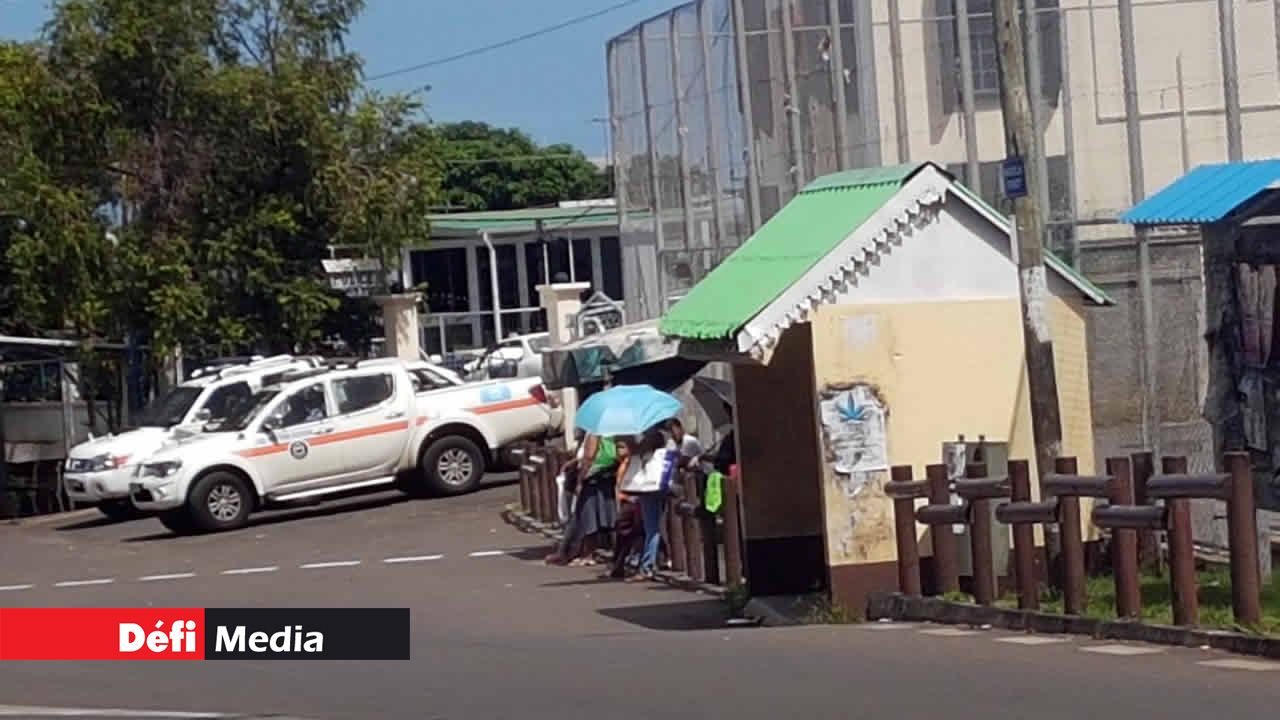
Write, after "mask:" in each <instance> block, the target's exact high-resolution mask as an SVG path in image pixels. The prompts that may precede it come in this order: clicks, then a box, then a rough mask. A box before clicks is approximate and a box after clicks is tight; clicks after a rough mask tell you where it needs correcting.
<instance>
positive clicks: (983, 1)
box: [969, 0, 1000, 95]
mask: <svg viewBox="0 0 1280 720" xmlns="http://www.w3.org/2000/svg"><path fill="white" fill-rule="evenodd" d="M969 57H970V58H971V62H972V63H973V91H974V92H975V93H979V94H990V95H998V94H999V93H1000V69H999V66H998V64H997V62H996V59H997V53H996V21H995V18H994V17H993V16H992V15H991V0H974V2H971V3H969Z"/></svg>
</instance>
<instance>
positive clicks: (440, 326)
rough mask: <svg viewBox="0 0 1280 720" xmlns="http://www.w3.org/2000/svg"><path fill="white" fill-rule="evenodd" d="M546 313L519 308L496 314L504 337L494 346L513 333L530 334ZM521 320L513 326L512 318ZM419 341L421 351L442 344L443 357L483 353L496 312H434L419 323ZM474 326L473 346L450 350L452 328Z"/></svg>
mask: <svg viewBox="0 0 1280 720" xmlns="http://www.w3.org/2000/svg"><path fill="white" fill-rule="evenodd" d="M544 312H545V311H544V310H543V309H542V308H540V307H518V308H501V309H499V310H498V311H497V315H498V317H499V318H501V320H502V322H501V325H502V331H503V332H502V337H496V338H495V339H494V342H500V341H501V340H502V339H503V337H507V336H510V335H512V334H513V333H521V332H525V331H527V330H529V329H530V328H529V326H530V325H533V324H534V323H535V321H536V319H537V318H538V317H539V315H540V314H542V313H544ZM513 316H514V317H517V318H519V322H511V321H510V320H509V318H511V317H513ZM420 325H421V327H420V332H421V335H420V339H421V343H422V347H423V348H424V349H425V348H428V347H431V346H432V345H433V344H435V342H438V343H439V354H440V355H442V356H444V355H448V354H449V353H451V352H454V353H456V352H463V351H467V350H481V349H483V348H484V347H485V346H486V343H485V342H484V341H483V338H484V336H485V331H486V330H489V331H492V330H494V311H493V310H478V311H471V312H439V313H436V312H433V313H429V314H426V315H423V316H422V319H421V321H420ZM467 325H469V326H471V327H472V338H471V340H472V342H471V343H470V344H469V346H467V344H465V343H460V344H458V345H456V346H454V347H450V346H449V332H448V330H449V327H451V326H467Z"/></svg>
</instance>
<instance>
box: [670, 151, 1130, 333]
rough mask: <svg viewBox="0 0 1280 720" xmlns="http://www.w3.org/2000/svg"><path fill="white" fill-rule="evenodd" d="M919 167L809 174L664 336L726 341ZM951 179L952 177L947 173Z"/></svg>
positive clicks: (1085, 283) (697, 291)
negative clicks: (813, 177)
mask: <svg viewBox="0 0 1280 720" xmlns="http://www.w3.org/2000/svg"><path fill="white" fill-rule="evenodd" d="M921 167H924V166H919V165H898V166H893V167H884V168H868V169H862V170H849V171H845V172H839V173H835V174H832V175H827V176H824V177H821V178H818V179H816V180H814V181H813V182H812V183H810V184H809V185H808V186H806V187H805V188H804V190H802V191H801V192H800V194H798V195H796V196H795V197H794V198H793V199H792V200H791V202H789V203H787V204H786V205H785V206H784V207H783V208H782V210H780V211H778V213H777V214H776V215H774V216H773V217H772V218H770V219H769V221H768V222H766V223H765V224H764V226H763V227H761V228H760V229H759V230H758V231H756V233H755V234H754V235H752V236H751V237H750V238H749V239H748V240H747V242H745V243H743V245H742V247H741V248H739V249H738V250H737V251H736V252H734V253H733V254H732V255H730V256H729V257H728V258H726V259H725V261H724V262H722V263H720V265H719V266H717V267H716V268H715V269H714V270H712V271H711V272H710V273H709V274H708V275H707V276H706V277H705V278H703V280H702V282H699V283H698V284H697V285H695V286H694V287H693V289H692V290H690V291H689V294H688V295H686V296H685V297H684V298H683V299H681V300H680V302H678V303H676V304H675V306H674V307H672V308H671V310H670V311H669V312H668V313H667V314H666V316H664V317H663V318H662V320H661V322H660V324H659V329H660V330H661V331H662V333H663V334H665V335H670V336H675V337H682V338H691V339H696V340H727V339H730V338H732V337H733V336H734V335H735V334H737V332H738V331H739V330H741V329H742V327H743V326H745V325H746V324H747V323H748V322H750V321H751V319H752V318H754V317H755V316H756V315H758V314H759V313H760V312H761V311H763V310H764V309H765V308H767V307H769V305H770V304H771V303H772V302H773V301H774V300H776V299H777V298H778V297H779V296H780V295H782V293H783V292H785V291H786V290H787V288H789V287H791V285H792V284H794V283H795V282H797V281H798V280H800V278H802V277H804V275H805V273H807V272H808V271H809V270H810V269H811V268H812V267H813V266H814V265H816V264H817V263H818V261H819V260H821V259H822V258H823V257H825V256H826V255H827V254H828V253H830V252H831V251H832V250H834V249H835V248H836V246H838V245H839V244H840V243H841V242H843V241H844V239H845V238H847V237H849V235H850V234H852V233H853V231H854V230H857V229H858V227H859V226H861V225H862V224H863V223H864V222H866V221H867V219H868V218H870V217H871V216H872V215H873V214H874V213H875V212H876V211H877V210H879V209H880V208H881V206H883V205H884V204H885V203H886V202H888V201H889V199H890V198H892V197H893V196H894V195H895V194H897V192H898V190H899V189H901V187H902V185H903V184H904V183H905V182H906V181H907V180H909V179H910V178H911V177H912V176H913V175H914V174H915V173H916V171H917V170H918V169H920V168H921ZM948 177H950V176H949V175H948ZM951 187H952V188H954V189H955V190H957V191H958V192H959V193H961V194H962V195H963V196H964V197H965V198H967V199H969V200H970V201H972V202H974V203H975V204H976V205H978V206H979V207H981V208H983V209H984V210H986V211H987V212H988V214H989V215H990V216H991V218H992V219H993V220H994V221H995V222H997V223H998V224H1000V225H1001V227H1003V228H1006V230H1007V228H1008V220H1007V219H1006V218H1004V217H1003V216H1002V215H1001V214H1000V213H999V212H997V211H995V210H994V209H993V208H991V206H990V205H988V204H986V203H985V202H984V201H983V200H982V198H981V197H979V196H978V195H976V194H974V193H973V192H972V191H971V190H969V188H967V187H965V186H964V185H963V184H961V183H959V182H955V181H954V180H953V181H952V182H951ZM1045 264H1046V265H1048V266H1049V268H1050V269H1051V270H1053V271H1054V272H1057V273H1059V274H1060V275H1062V277H1063V278H1064V279H1066V280H1067V282H1069V283H1071V284H1072V285H1073V286H1075V287H1076V288H1077V289H1078V290H1080V292H1081V293H1082V294H1083V295H1085V296H1086V297H1088V298H1089V299H1091V300H1093V301H1094V302H1096V303H1099V304H1107V305H1109V304H1114V302H1115V301H1114V300H1112V299H1111V297H1110V296H1108V295H1107V294H1106V293H1105V292H1103V291H1102V289H1101V288H1099V287H1098V286H1097V285H1094V284H1093V283H1092V282H1090V281H1089V279H1088V278H1086V277H1085V276H1084V275H1082V274H1080V273H1079V272H1078V271H1076V270H1075V269H1074V268H1072V267H1071V266H1070V265H1068V264H1066V263H1065V262H1063V261H1062V260H1061V259H1060V258H1058V257H1057V256H1056V255H1054V254H1053V253H1050V252H1048V251H1046V253H1045Z"/></svg>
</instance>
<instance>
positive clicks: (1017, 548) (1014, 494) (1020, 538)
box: [1009, 460, 1040, 610]
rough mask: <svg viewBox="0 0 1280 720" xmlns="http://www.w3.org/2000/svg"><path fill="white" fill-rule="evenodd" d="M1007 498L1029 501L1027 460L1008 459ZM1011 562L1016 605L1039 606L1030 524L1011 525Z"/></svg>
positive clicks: (1029, 471) (1038, 607)
mask: <svg viewBox="0 0 1280 720" xmlns="http://www.w3.org/2000/svg"><path fill="white" fill-rule="evenodd" d="M1009 487H1010V490H1011V493H1010V500H1012V501H1013V502H1031V466H1030V464H1028V463H1027V461H1026V460H1010V461H1009ZM1013 566H1014V574H1015V575H1016V578H1015V579H1016V580H1017V583H1018V608H1019V609H1022V610H1039V609H1040V583H1039V581H1038V580H1036V537H1035V529H1034V528H1033V527H1032V526H1031V525H1026V524H1022V523H1019V524H1017V525H1014V526H1013Z"/></svg>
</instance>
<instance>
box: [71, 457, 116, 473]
mask: <svg viewBox="0 0 1280 720" xmlns="http://www.w3.org/2000/svg"><path fill="white" fill-rule="evenodd" d="M128 462H129V456H128V455H109V454H102V455H97V456H95V457H91V458H67V465H66V469H67V470H69V471H71V472H102V471H104V470H114V469H116V468H118V467H124V465H125V464H126V463H128Z"/></svg>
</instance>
